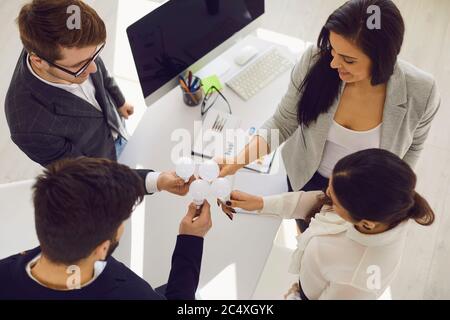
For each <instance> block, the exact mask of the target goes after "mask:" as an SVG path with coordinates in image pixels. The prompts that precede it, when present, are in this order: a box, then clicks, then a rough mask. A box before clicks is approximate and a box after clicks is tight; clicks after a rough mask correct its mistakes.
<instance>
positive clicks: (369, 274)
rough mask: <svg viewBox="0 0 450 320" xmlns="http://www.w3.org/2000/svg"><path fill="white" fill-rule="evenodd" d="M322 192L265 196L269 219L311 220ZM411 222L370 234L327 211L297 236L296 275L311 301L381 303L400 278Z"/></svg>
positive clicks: (265, 211) (293, 263)
mask: <svg viewBox="0 0 450 320" xmlns="http://www.w3.org/2000/svg"><path fill="white" fill-rule="evenodd" d="M319 194H320V192H303V191H300V192H292V193H287V194H282V195H277V196H271V197H265V198H264V208H263V209H262V210H261V212H262V213H265V214H275V215H277V216H280V217H282V218H285V219H298V218H305V217H306V215H307V214H308V212H309V211H310V210H311V208H314V204H315V203H317V196H318V195H319ZM408 226H409V221H406V222H403V223H401V224H399V225H398V226H397V227H395V228H393V229H391V230H388V231H386V232H383V233H380V234H375V235H368V234H363V233H360V232H359V231H358V230H357V229H355V227H354V225H353V224H351V223H349V222H347V221H345V220H343V219H342V218H341V217H339V216H338V215H337V214H336V213H334V212H332V208H330V207H327V206H325V207H323V208H322V210H321V212H320V213H318V214H316V216H315V218H313V219H312V220H311V224H310V226H309V228H308V229H307V230H306V231H305V232H304V233H303V234H301V235H300V236H298V237H297V240H298V243H297V249H296V251H295V252H294V254H293V256H292V261H291V266H290V270H289V271H290V272H291V273H294V274H299V276H300V283H301V285H302V289H303V291H304V293H305V295H306V296H307V297H308V298H309V299H354V300H358V299H377V298H379V297H380V296H381V295H382V294H383V293H384V291H385V290H386V289H387V287H388V286H389V284H390V283H391V282H392V280H393V279H394V277H395V276H396V274H397V271H398V268H399V266H400V262H401V260H402V253H403V250H404V246H405V241H406V235H407V230H408Z"/></svg>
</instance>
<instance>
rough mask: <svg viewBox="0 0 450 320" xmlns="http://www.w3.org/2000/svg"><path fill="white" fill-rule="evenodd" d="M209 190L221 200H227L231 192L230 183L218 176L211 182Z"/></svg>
mask: <svg viewBox="0 0 450 320" xmlns="http://www.w3.org/2000/svg"><path fill="white" fill-rule="evenodd" d="M211 192H212V194H214V196H216V197H217V198H219V199H220V200H223V201H228V200H229V197H230V193H231V183H230V181H228V179H226V178H218V179H216V180H214V181H213V183H212V184H211Z"/></svg>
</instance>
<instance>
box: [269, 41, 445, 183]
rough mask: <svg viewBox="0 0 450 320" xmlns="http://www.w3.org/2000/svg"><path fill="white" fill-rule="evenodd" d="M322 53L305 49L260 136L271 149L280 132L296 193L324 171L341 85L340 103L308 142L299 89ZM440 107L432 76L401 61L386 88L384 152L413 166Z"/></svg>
mask: <svg viewBox="0 0 450 320" xmlns="http://www.w3.org/2000/svg"><path fill="white" fill-rule="evenodd" d="M317 52H318V48H317V47H316V46H314V45H312V46H310V47H309V48H308V49H307V50H306V51H305V53H304V54H303V56H302V58H301V60H300V62H299V63H298V64H297V65H296V66H295V68H294V71H293V77H292V78H293V81H295V84H294V83H292V81H291V83H290V84H289V89H288V91H287V93H286V94H285V95H284V97H283V98H282V100H281V102H280V104H279V105H278V108H277V110H276V112H275V114H274V115H273V116H272V117H271V118H270V119H269V120H267V121H266V122H265V123H264V124H263V126H262V127H261V129H266V130H267V135H266V134H265V133H261V135H262V136H263V137H264V138H265V139H266V140H267V142H268V143H269V145H272V141H271V138H272V136H271V133H270V129H278V130H279V138H280V144H281V143H283V142H286V144H285V145H284V147H283V150H282V155H283V161H284V165H285V167H286V172H287V174H288V177H289V179H290V182H291V185H292V188H293V189H294V190H300V189H301V188H303V186H304V185H305V184H306V183H307V182H308V181H309V180H310V179H311V178H312V176H313V175H314V173H315V172H316V171H317V169H318V168H319V165H320V162H321V160H322V154H323V151H324V148H325V143H326V140H327V137H328V131H329V129H330V127H331V124H332V121H333V119H334V115H335V113H336V110H337V107H338V105H339V100H340V96H341V94H342V91H343V86H342V89H341V93H340V95H339V97H338V99H337V100H336V101H335V103H334V104H333V105H332V107H331V108H330V110H329V111H328V113H325V114H321V115H320V116H319V117H318V119H317V121H316V122H314V123H312V124H311V125H310V126H309V127H308V128H304V129H303V134H304V137H305V143H304V142H303V138H302V133H301V130H302V129H301V127H300V126H299V124H298V122H297V103H298V101H299V98H300V93H299V91H298V90H297V88H299V87H300V85H301V83H302V81H303V79H304V78H305V76H306V74H307V72H308V70H309V68H310V67H311V66H312V64H313V63H314V62H315V59H316V57H317V56H315V54H316V53H317ZM439 106H440V96H439V94H438V91H437V88H436V82H435V81H434V79H433V77H432V76H431V75H429V74H427V73H425V72H423V71H421V70H419V69H417V68H416V67H414V66H412V65H411V64H409V63H407V62H404V61H398V62H397V64H396V66H395V70H394V74H393V75H392V76H391V78H390V79H389V81H388V84H387V97H386V102H385V106H384V113H383V125H382V132H381V148H382V149H385V150H388V151H391V152H393V153H395V154H396V155H398V156H399V157H400V158H402V159H403V160H405V161H406V162H407V163H408V164H409V165H410V166H411V167H413V168H414V166H415V164H416V162H417V160H418V158H419V156H420V153H421V151H422V149H423V147H424V143H425V140H426V138H427V136H428V133H429V131H430V127H431V122H432V120H433V118H434V116H435V115H436V113H437V111H438V109H439ZM261 132H263V131H261ZM264 132H265V131H264ZM305 144H306V147H305Z"/></svg>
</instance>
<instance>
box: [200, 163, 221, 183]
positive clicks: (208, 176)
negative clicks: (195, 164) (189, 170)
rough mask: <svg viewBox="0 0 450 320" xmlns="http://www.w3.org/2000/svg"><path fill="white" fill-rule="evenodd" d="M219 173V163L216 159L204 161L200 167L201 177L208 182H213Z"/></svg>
mask: <svg viewBox="0 0 450 320" xmlns="http://www.w3.org/2000/svg"><path fill="white" fill-rule="evenodd" d="M219 173H220V169H219V165H218V164H217V162H215V161H214V160H208V161H205V162H203V163H202V164H201V165H200V168H199V169H198V174H199V176H200V178H202V179H203V180H206V181H208V182H212V181H213V180H214V179H216V178H217V177H218V176H219Z"/></svg>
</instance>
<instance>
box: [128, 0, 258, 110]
mask: <svg viewBox="0 0 450 320" xmlns="http://www.w3.org/2000/svg"><path fill="white" fill-rule="evenodd" d="M264 8H265V4H264V0H170V1H168V2H166V3H165V4H163V5H161V6H160V7H158V8H157V9H155V10H154V11H152V12H150V13H149V14H147V15H146V16H145V17H143V18H142V19H140V20H139V21H137V22H135V23H134V24H132V25H131V26H129V27H128V28H127V34H128V40H129V42H130V46H131V50H132V53H133V58H134V62H135V65H136V69H137V73H138V76H139V81H140V83H141V88H142V92H143V94H144V98H145V102H146V104H147V106H150V105H151V104H152V103H154V102H155V101H157V100H158V99H159V98H160V97H162V96H163V95H164V94H166V93H167V92H168V91H170V90H172V89H173V88H174V87H175V86H177V85H178V76H179V75H180V74H183V73H184V72H186V71H187V70H191V71H192V72H194V73H195V72H197V71H198V70H200V69H201V68H202V67H203V66H204V65H205V64H207V63H208V62H210V61H211V60H213V59H214V58H215V57H217V56H218V55H219V54H220V53H222V52H223V51H225V50H226V49H228V48H229V47H230V46H231V45H232V44H233V43H234V42H235V40H237V39H238V37H241V36H244V35H246V34H248V33H249V32H251V31H252V30H253V29H254V28H255V26H256V24H255V23H253V22H254V21H255V20H257V19H258V18H259V17H261V15H262V14H263V13H264Z"/></svg>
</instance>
